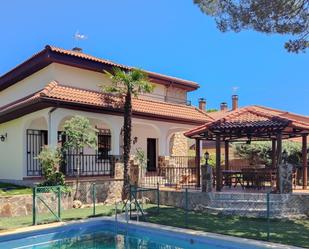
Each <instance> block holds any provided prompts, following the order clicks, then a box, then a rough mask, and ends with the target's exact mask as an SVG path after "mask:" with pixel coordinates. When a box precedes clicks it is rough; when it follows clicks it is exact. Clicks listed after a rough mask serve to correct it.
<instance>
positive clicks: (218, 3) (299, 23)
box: [194, 0, 309, 53]
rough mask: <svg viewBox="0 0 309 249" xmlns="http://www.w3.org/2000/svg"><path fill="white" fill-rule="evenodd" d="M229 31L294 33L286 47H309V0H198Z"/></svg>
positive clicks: (289, 48) (298, 48)
mask: <svg viewBox="0 0 309 249" xmlns="http://www.w3.org/2000/svg"><path fill="white" fill-rule="evenodd" d="M194 3H195V4H197V5H198V6H199V7H200V9H201V10H202V12H204V13H205V14H206V15H209V16H212V17H214V18H215V21H216V23H217V27H218V28H219V29H220V30H221V31H222V32H226V31H229V30H232V31H235V32H240V31H241V30H246V29H252V30H255V31H258V32H262V33H266V34H286V35H292V36H293V37H295V39H291V40H288V41H287V42H286V43H285V48H286V49H287V51H289V52H296V53H298V52H300V51H303V52H305V50H306V49H307V48H308V47H309V41H308V35H309V0H194Z"/></svg>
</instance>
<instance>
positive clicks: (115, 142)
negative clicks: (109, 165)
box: [111, 124, 122, 156]
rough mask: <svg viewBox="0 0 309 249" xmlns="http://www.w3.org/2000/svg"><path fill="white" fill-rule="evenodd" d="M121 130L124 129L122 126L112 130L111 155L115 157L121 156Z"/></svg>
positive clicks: (116, 126)
mask: <svg viewBox="0 0 309 249" xmlns="http://www.w3.org/2000/svg"><path fill="white" fill-rule="evenodd" d="M121 128H122V126H121V125H116V124H115V126H113V128H112V151H111V153H112V155H115V156H118V155H119V154H120V139H122V138H121V135H120V132H121Z"/></svg>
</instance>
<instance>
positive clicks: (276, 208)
mask: <svg viewBox="0 0 309 249" xmlns="http://www.w3.org/2000/svg"><path fill="white" fill-rule="evenodd" d="M144 197H147V198H148V199H149V200H150V202H151V203H155V204H156V202H157V196H156V192H155V191H153V192H145V194H144ZM185 198H186V194H185V191H167V190H166V191H165V190H161V191H160V205H166V206H174V207H178V208H185V207H186V203H188V209H189V210H192V211H201V212H208V213H212V214H222V215H238V216H246V217H264V218H265V217H267V201H266V200H267V196H266V194H265V193H261V194H260V193H215V192H211V193H209V192H208V193H207V192H196V191H192V192H190V191H189V192H188V201H187V202H186V199H185ZM270 217H271V218H300V217H306V218H308V217H309V195H306V194H271V195H270Z"/></svg>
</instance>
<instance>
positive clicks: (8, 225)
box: [0, 205, 115, 233]
mask: <svg viewBox="0 0 309 249" xmlns="http://www.w3.org/2000/svg"><path fill="white" fill-rule="evenodd" d="M114 212H115V207H114V206H111V205H98V206H96V215H95V216H93V208H92V207H89V208H79V209H68V210H63V211H62V213H61V218H62V221H71V220H79V219H85V218H90V217H100V216H111V215H112V214H114ZM55 221H56V219H55V217H54V216H53V215H52V214H51V213H49V214H39V215H38V216H37V224H46V223H51V222H55ZM31 225H32V215H27V216H22V217H8V218H3V217H1V219H0V233H1V231H5V230H10V229H15V228H20V227H26V226H31Z"/></svg>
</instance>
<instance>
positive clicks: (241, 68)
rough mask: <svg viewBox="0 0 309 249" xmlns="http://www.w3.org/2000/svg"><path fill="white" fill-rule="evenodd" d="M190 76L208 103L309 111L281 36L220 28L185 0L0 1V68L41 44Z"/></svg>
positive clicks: (307, 86)
mask: <svg viewBox="0 0 309 249" xmlns="http://www.w3.org/2000/svg"><path fill="white" fill-rule="evenodd" d="M77 30H79V31H80V32H81V33H84V34H86V35H87V36H88V39H87V40H85V41H81V42H80V43H79V46H81V47H82V48H83V49H84V51H85V52H87V53H90V54H93V55H96V56H99V57H103V58H106V59H110V60H114V61H116V62H119V63H122V64H127V65H131V66H137V67H141V68H144V69H147V70H151V71H155V72H159V73H163V74H168V75H172V76H176V77H181V78H184V79H188V80H193V81H196V82H198V83H199V84H200V85H201V88H200V89H199V90H198V91H196V92H194V93H191V94H190V95H189V98H190V99H191V100H192V101H193V103H194V104H196V103H197V98H199V97H205V98H206V99H207V103H208V107H209V108H218V107H219V104H220V102H222V101H227V102H228V104H229V106H230V105H231V104H230V102H231V101H230V99H231V97H230V96H231V95H232V93H233V91H232V89H233V87H235V86H237V87H238V88H239V89H238V91H237V93H238V94H239V96H240V105H242V106H245V105H250V104H258V105H264V106H269V107H273V108H279V109H284V110H287V111H292V112H296V113H302V114H305V115H309V77H308V76H309V55H308V52H307V54H299V55H295V54H289V53H287V52H286V51H285V50H284V48H283V43H284V41H286V40H287V39H288V38H289V37H287V36H279V35H271V36H269V35H264V34H259V33H256V32H252V31H245V32H241V33H238V34H235V33H221V32H219V31H218V30H217V28H216V26H215V23H214V20H213V19H212V18H210V17H207V16H206V15H204V14H202V13H201V11H200V10H199V8H198V7H197V6H195V5H194V4H193V1H192V0H147V1H145V0H130V1H129V0H112V1H107V0H101V1H94V0H93V1H82V0H80V1H78V0H75V1H73V0H65V1H58V0H53V1H49V3H47V1H39V0H36V1H35V0H28V1H18V0H10V1H1V3H0V31H1V39H0V58H1V59H0V74H1V75H2V74H3V73H5V72H6V71H8V70H9V69H11V68H12V67H14V66H16V65H17V64H18V63H20V62H22V61H23V60H25V59H26V58H28V57H29V56H31V55H32V54H33V53H35V52H37V51H39V50H41V49H42V48H43V47H44V46H45V45H46V44H52V45H55V46H59V47H63V48H67V49H70V48H72V47H73V46H74V45H76V44H75V41H74V39H73V35H74V33H75V32H76V31H77Z"/></svg>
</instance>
